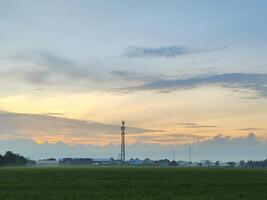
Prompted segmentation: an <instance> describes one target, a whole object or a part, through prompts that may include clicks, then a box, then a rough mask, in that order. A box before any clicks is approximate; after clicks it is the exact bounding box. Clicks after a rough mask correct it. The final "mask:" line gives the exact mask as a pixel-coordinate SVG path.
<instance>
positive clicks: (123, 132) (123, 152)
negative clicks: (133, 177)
mask: <svg viewBox="0 0 267 200" xmlns="http://www.w3.org/2000/svg"><path fill="white" fill-rule="evenodd" d="M124 125H125V121H121V165H124V164H125V126H124Z"/></svg>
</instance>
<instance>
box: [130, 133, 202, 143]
mask: <svg viewBox="0 0 267 200" xmlns="http://www.w3.org/2000/svg"><path fill="white" fill-rule="evenodd" d="M133 138H134V139H135V140H137V141H140V142H141V141H142V142H144V143H160V144H172V143H176V144H177V143H180V144H181V143H185V142H190V141H198V140H203V139H205V138H207V137H206V136H202V135H201V136H199V135H192V134H184V133H162V134H161V135H151V134H150V135H147V134H146V135H144V134H140V135H137V136H134V137H133Z"/></svg>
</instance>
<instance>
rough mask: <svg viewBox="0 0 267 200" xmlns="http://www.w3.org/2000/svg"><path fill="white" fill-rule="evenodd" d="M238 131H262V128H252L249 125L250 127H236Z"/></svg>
mask: <svg viewBox="0 0 267 200" xmlns="http://www.w3.org/2000/svg"><path fill="white" fill-rule="evenodd" d="M236 130H237V131H260V130H262V129H260V128H252V127H250V128H249V127H248V128H239V129H236Z"/></svg>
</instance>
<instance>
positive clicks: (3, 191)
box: [0, 167, 267, 200]
mask: <svg viewBox="0 0 267 200" xmlns="http://www.w3.org/2000/svg"><path fill="white" fill-rule="evenodd" d="M0 180H1V181H0V199H1V200H11V199H12V200H15V199H16V200H24V199H25V200H26V199H27V200H33V199H34V200H49V199H54V200H59V199H62V200H75V199H76V200H85V199H90V200H95V199H101V200H103V199H125V200H126V199H127V200H133V199H135V200H136V199H137V200H138V199H140V200H157V199H162V200H167V199H186V200H188V199H203V200H204V199H205V200H209V199H210V200H211V199H214V200H215V199H216V200H219V199H225V200H231V199H232V200H237V199H250V200H251V199H267V170H264V169H219V168H218V169H214V168H212V169H208V168H185V169H183V168H151V167H125V168H121V167H21V168H17V167H9V168H0Z"/></svg>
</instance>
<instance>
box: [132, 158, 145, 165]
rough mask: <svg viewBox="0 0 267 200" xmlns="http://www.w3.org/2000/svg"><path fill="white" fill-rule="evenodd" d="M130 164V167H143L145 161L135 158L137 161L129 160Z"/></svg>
mask: <svg viewBox="0 0 267 200" xmlns="http://www.w3.org/2000/svg"><path fill="white" fill-rule="evenodd" d="M129 164H130V165H142V164H143V161H142V160H140V159H139V158H135V159H133V158H131V159H130V160H129Z"/></svg>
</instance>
